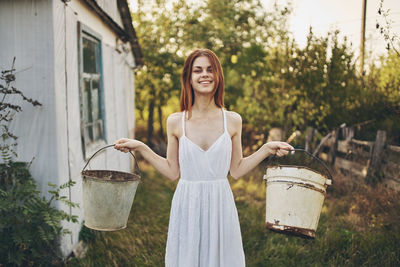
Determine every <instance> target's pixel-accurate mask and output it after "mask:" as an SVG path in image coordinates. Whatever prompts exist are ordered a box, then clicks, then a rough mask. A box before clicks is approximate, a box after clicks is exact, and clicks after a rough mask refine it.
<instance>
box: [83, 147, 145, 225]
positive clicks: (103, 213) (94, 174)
mask: <svg viewBox="0 0 400 267" xmlns="http://www.w3.org/2000/svg"><path fill="white" fill-rule="evenodd" d="M112 146H114V145H108V146H105V147H103V148H101V149H99V150H98V151H97V152H96V153H94V154H93V155H92V156H91V157H90V159H89V160H88V162H87V163H86V165H85V167H83V170H82V172H81V175H82V193H83V213H84V217H85V226H86V227H88V228H91V229H94V230H98V231H116V230H121V229H124V228H126V224H127V222H128V217H129V213H130V211H131V208H132V203H133V199H134V197H135V193H136V189H137V187H138V184H139V182H140V180H141V178H140V173H139V166H138V164H137V161H136V157H135V155H134V154H133V153H131V152H129V153H130V154H131V155H132V156H133V157H134V158H135V173H126V172H120V171H110V170H85V168H86V166H87V165H88V164H89V162H90V160H91V159H92V158H93V157H94V156H95V155H96V154H97V153H98V152H100V151H101V150H103V149H105V148H107V147H112Z"/></svg>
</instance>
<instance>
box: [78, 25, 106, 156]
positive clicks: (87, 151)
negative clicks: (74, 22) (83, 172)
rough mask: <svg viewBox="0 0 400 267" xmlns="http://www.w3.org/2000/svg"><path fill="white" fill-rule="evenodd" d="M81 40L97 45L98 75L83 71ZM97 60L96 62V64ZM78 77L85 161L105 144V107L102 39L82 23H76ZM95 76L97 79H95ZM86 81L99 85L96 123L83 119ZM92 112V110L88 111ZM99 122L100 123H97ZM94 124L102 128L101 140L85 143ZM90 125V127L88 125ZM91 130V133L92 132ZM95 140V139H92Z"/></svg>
mask: <svg viewBox="0 0 400 267" xmlns="http://www.w3.org/2000/svg"><path fill="white" fill-rule="evenodd" d="M83 38H86V39H88V40H90V41H93V42H96V43H97V44H98V48H99V50H98V58H97V55H96V64H97V65H96V68H97V67H98V73H85V72H84V70H83ZM97 59H98V62H97ZM78 76H79V109H80V112H79V113H80V131H81V145H82V152H83V157H84V159H85V160H87V159H88V158H89V156H90V155H92V154H93V153H94V152H95V151H96V150H98V149H99V148H101V147H103V146H104V145H106V144H107V136H106V118H105V105H104V84H103V52H102V37H101V35H100V34H98V33H97V32H95V31H94V30H92V29H91V28H89V27H88V26H86V25H84V24H83V23H81V22H79V21H78ZM96 76H97V77H96ZM86 80H88V81H89V82H90V84H92V82H93V81H95V80H97V81H98V83H99V90H100V93H99V98H100V99H99V100H98V103H99V111H98V112H99V113H100V115H99V118H98V119H96V121H93V122H91V123H88V124H86V121H87V120H86V118H85V107H84V99H83V98H84V90H85V84H84V83H85V81H86ZM90 90H92V86H91V85H90ZM90 112H93V109H91V110H90ZM99 120H100V122H99ZM96 123H100V125H101V126H102V127H101V129H102V133H101V138H100V139H98V140H94V141H93V143H91V144H88V143H87V137H86V136H87V135H88V134H85V133H86V131H87V130H86V129H87V128H88V127H92V129H93V130H94V127H93V125H94V124H96ZM90 124H92V125H90ZM93 130H92V131H93ZM94 138H95V137H94Z"/></svg>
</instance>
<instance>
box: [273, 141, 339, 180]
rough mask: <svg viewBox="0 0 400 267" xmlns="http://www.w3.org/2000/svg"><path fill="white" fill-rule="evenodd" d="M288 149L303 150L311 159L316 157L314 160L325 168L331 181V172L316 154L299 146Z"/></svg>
mask: <svg viewBox="0 0 400 267" xmlns="http://www.w3.org/2000/svg"><path fill="white" fill-rule="evenodd" d="M289 151H295V152H296V151H299V152H304V153H305V154H306V155H308V156H310V157H312V158H313V159H316V160H317V161H318V162H319V163H320V164H321V165H322V166H323V167H324V168H325V170H326V171H327V173H328V175H329V179H330V180H331V181H332V182H333V178H332V174H331V172H330V171H329V168H328V167H327V166H326V164H325V163H324V162H323V161H322V160H321V159H320V158H318V157H317V156H314V155H313V154H311V153H310V152H308V151H307V150H305V149H301V148H295V149H290V150H289ZM274 157H276V156H275V155H274V156H273V158H274ZM268 161H269V160H267V162H268Z"/></svg>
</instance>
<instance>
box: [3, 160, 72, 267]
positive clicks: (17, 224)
mask: <svg viewBox="0 0 400 267" xmlns="http://www.w3.org/2000/svg"><path fill="white" fill-rule="evenodd" d="M74 183H75V182H73V181H69V182H67V183H66V184H63V185H61V186H59V187H56V186H55V185H53V184H49V186H50V187H51V190H50V191H49V192H50V194H51V195H52V197H51V199H50V200H46V199H45V198H44V197H43V196H41V195H40V192H39V191H38V190H37V189H36V184H35V181H34V179H33V178H32V176H31V174H30V173H29V165H28V164H27V163H24V162H11V163H10V164H9V166H6V165H5V164H1V165H0V236H1V239H0V262H1V263H5V264H6V265H7V266H9V265H11V266H13V265H18V266H20V265H24V266H25V265H33V264H35V265H45V266H46V265H51V264H55V263H56V262H59V260H60V259H61V258H60V256H59V253H58V247H59V246H58V240H59V236H60V235H61V234H67V233H69V231H68V230H66V229H63V227H62V226H61V224H60V221H62V220H67V221H73V222H77V221H78V220H77V217H76V216H71V215H69V214H67V213H66V212H65V211H63V210H58V209H56V208H55V207H53V206H52V201H53V200H58V201H62V202H64V203H65V204H67V205H68V206H70V207H76V206H77V204H74V203H72V202H70V201H69V200H68V199H67V197H65V196H60V190H62V189H64V188H66V187H69V186H72V185H73V184H74Z"/></svg>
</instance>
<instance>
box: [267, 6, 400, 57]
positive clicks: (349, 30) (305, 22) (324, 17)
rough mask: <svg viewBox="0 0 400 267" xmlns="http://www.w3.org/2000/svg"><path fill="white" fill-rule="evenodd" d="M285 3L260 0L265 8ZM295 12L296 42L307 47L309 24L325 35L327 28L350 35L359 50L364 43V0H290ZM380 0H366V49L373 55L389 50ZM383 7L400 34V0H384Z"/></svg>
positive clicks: (292, 24) (356, 50)
mask: <svg viewBox="0 0 400 267" xmlns="http://www.w3.org/2000/svg"><path fill="white" fill-rule="evenodd" d="M275 1H276V2H277V3H278V4H286V3H287V2H288V1H290V0H261V2H262V3H263V5H264V7H265V8H266V9H270V8H272V5H273V3H274V2H275ZM290 2H292V5H293V14H292V15H291V17H290V21H289V23H290V31H291V32H292V33H293V35H294V38H295V40H296V42H297V43H298V44H299V46H300V47H304V45H305V43H306V37H307V34H308V32H309V28H310V26H312V27H313V31H314V33H316V34H317V35H319V36H326V34H327V32H328V31H330V30H334V29H339V30H340V32H341V36H342V37H343V36H347V38H348V39H349V41H351V42H352V43H353V49H354V51H355V52H356V54H357V55H358V54H359V47H360V43H361V16H362V3H363V0H291V1H290ZM379 3H380V0H367V15H366V30H365V37H366V44H365V46H366V51H372V56H373V57H374V56H375V57H376V56H378V55H379V54H383V53H386V49H385V47H386V42H385V40H384V38H383V36H382V35H381V34H380V33H379V32H378V30H377V29H376V23H377V20H379V21H383V20H382V16H380V15H379V14H378V9H379ZM383 9H385V10H387V9H390V11H389V14H390V16H389V18H390V19H391V20H393V24H392V31H393V33H396V34H397V35H398V36H400V34H399V33H400V0H384V2H383Z"/></svg>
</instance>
